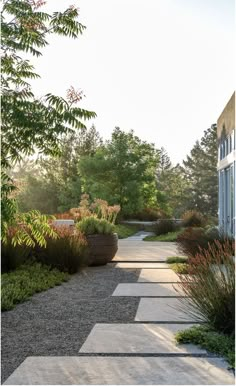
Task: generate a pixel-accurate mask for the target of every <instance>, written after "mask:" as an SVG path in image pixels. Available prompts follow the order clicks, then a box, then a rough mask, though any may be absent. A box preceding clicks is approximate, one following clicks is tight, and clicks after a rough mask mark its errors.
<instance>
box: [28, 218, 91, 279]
mask: <svg viewBox="0 0 236 386" xmlns="http://www.w3.org/2000/svg"><path fill="white" fill-rule="evenodd" d="M56 232H57V234H58V236H59V237H58V238H57V239H48V240H47V245H46V248H39V247H36V248H35V249H34V251H33V254H34V257H35V258H36V260H37V261H40V262H42V263H44V264H47V265H50V266H52V267H54V268H57V269H59V270H60V271H63V272H68V273H71V274H72V273H75V272H77V271H78V270H79V268H80V267H81V266H83V265H86V263H87V262H86V245H87V242H86V239H85V237H84V236H83V234H82V233H81V232H80V231H79V230H75V231H74V230H72V229H70V228H68V227H63V226H60V227H57V228H56Z"/></svg>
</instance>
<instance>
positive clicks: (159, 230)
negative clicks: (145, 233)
mask: <svg viewBox="0 0 236 386" xmlns="http://www.w3.org/2000/svg"><path fill="white" fill-rule="evenodd" d="M176 228H177V225H176V224H175V222H174V221H172V220H166V219H165V220H158V221H157V222H156V224H155V225H154V232H155V234H156V235H157V236H159V235H166V234H167V233H169V232H174V231H175V230H176Z"/></svg>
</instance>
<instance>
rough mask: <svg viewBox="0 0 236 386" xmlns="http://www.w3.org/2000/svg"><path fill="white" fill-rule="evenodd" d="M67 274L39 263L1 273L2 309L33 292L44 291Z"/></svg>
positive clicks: (59, 282)
mask: <svg viewBox="0 0 236 386" xmlns="http://www.w3.org/2000/svg"><path fill="white" fill-rule="evenodd" d="M68 278H69V276H68V274H66V273H64V272H60V271H58V270H56V269H50V267H48V266H45V265H41V264H39V263H32V264H25V265H22V266H21V267H19V268H17V269H16V270H15V271H14V272H10V273H4V274H2V280H1V284H2V293H1V306H2V311H7V310H10V309H12V308H14V306H15V305H16V304H17V303H22V302H24V301H26V300H28V299H29V298H30V297H31V296H32V295H33V294H34V293H36V292H41V291H45V290H47V289H48V288H52V287H54V286H56V285H59V284H61V283H62V282H63V281H66V280H68Z"/></svg>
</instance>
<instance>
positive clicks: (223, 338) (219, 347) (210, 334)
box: [175, 326, 235, 368]
mask: <svg viewBox="0 0 236 386" xmlns="http://www.w3.org/2000/svg"><path fill="white" fill-rule="evenodd" d="M175 339H176V342H177V343H184V344H186V343H192V344H196V345H199V346H201V347H202V348H203V349H205V350H207V351H210V352H212V353H214V354H217V355H221V356H223V357H225V359H226V360H227V361H228V363H229V365H230V367H231V368H235V340H234V336H228V335H225V334H222V333H219V332H217V331H215V330H214V329H212V328H210V327H209V326H193V327H191V328H188V329H187V330H183V331H179V332H178V333H177V334H176V335H175Z"/></svg>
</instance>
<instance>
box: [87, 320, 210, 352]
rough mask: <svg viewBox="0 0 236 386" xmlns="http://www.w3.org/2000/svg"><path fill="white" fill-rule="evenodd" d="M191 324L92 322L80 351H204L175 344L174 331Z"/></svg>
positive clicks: (188, 345) (189, 345) (191, 346)
mask: <svg viewBox="0 0 236 386" xmlns="http://www.w3.org/2000/svg"><path fill="white" fill-rule="evenodd" d="M191 326H192V324H106V323H102V324H96V325H95V326H94V327H93V329H92V331H91V332H90V334H89V336H88V338H87V339H86V341H85V343H84V344H83V346H82V347H81V349H80V352H82V353H148V354H150V353H159V354H170V353H171V354H173V353H174V354H179V353H181V354H186V353H190V354H207V352H206V350H203V349H201V348H199V347H198V346H195V345H192V344H186V345H182V344H181V345H178V344H176V342H175V338H174V335H175V333H176V332H177V331H180V330H185V329H186V328H189V327H191Z"/></svg>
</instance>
